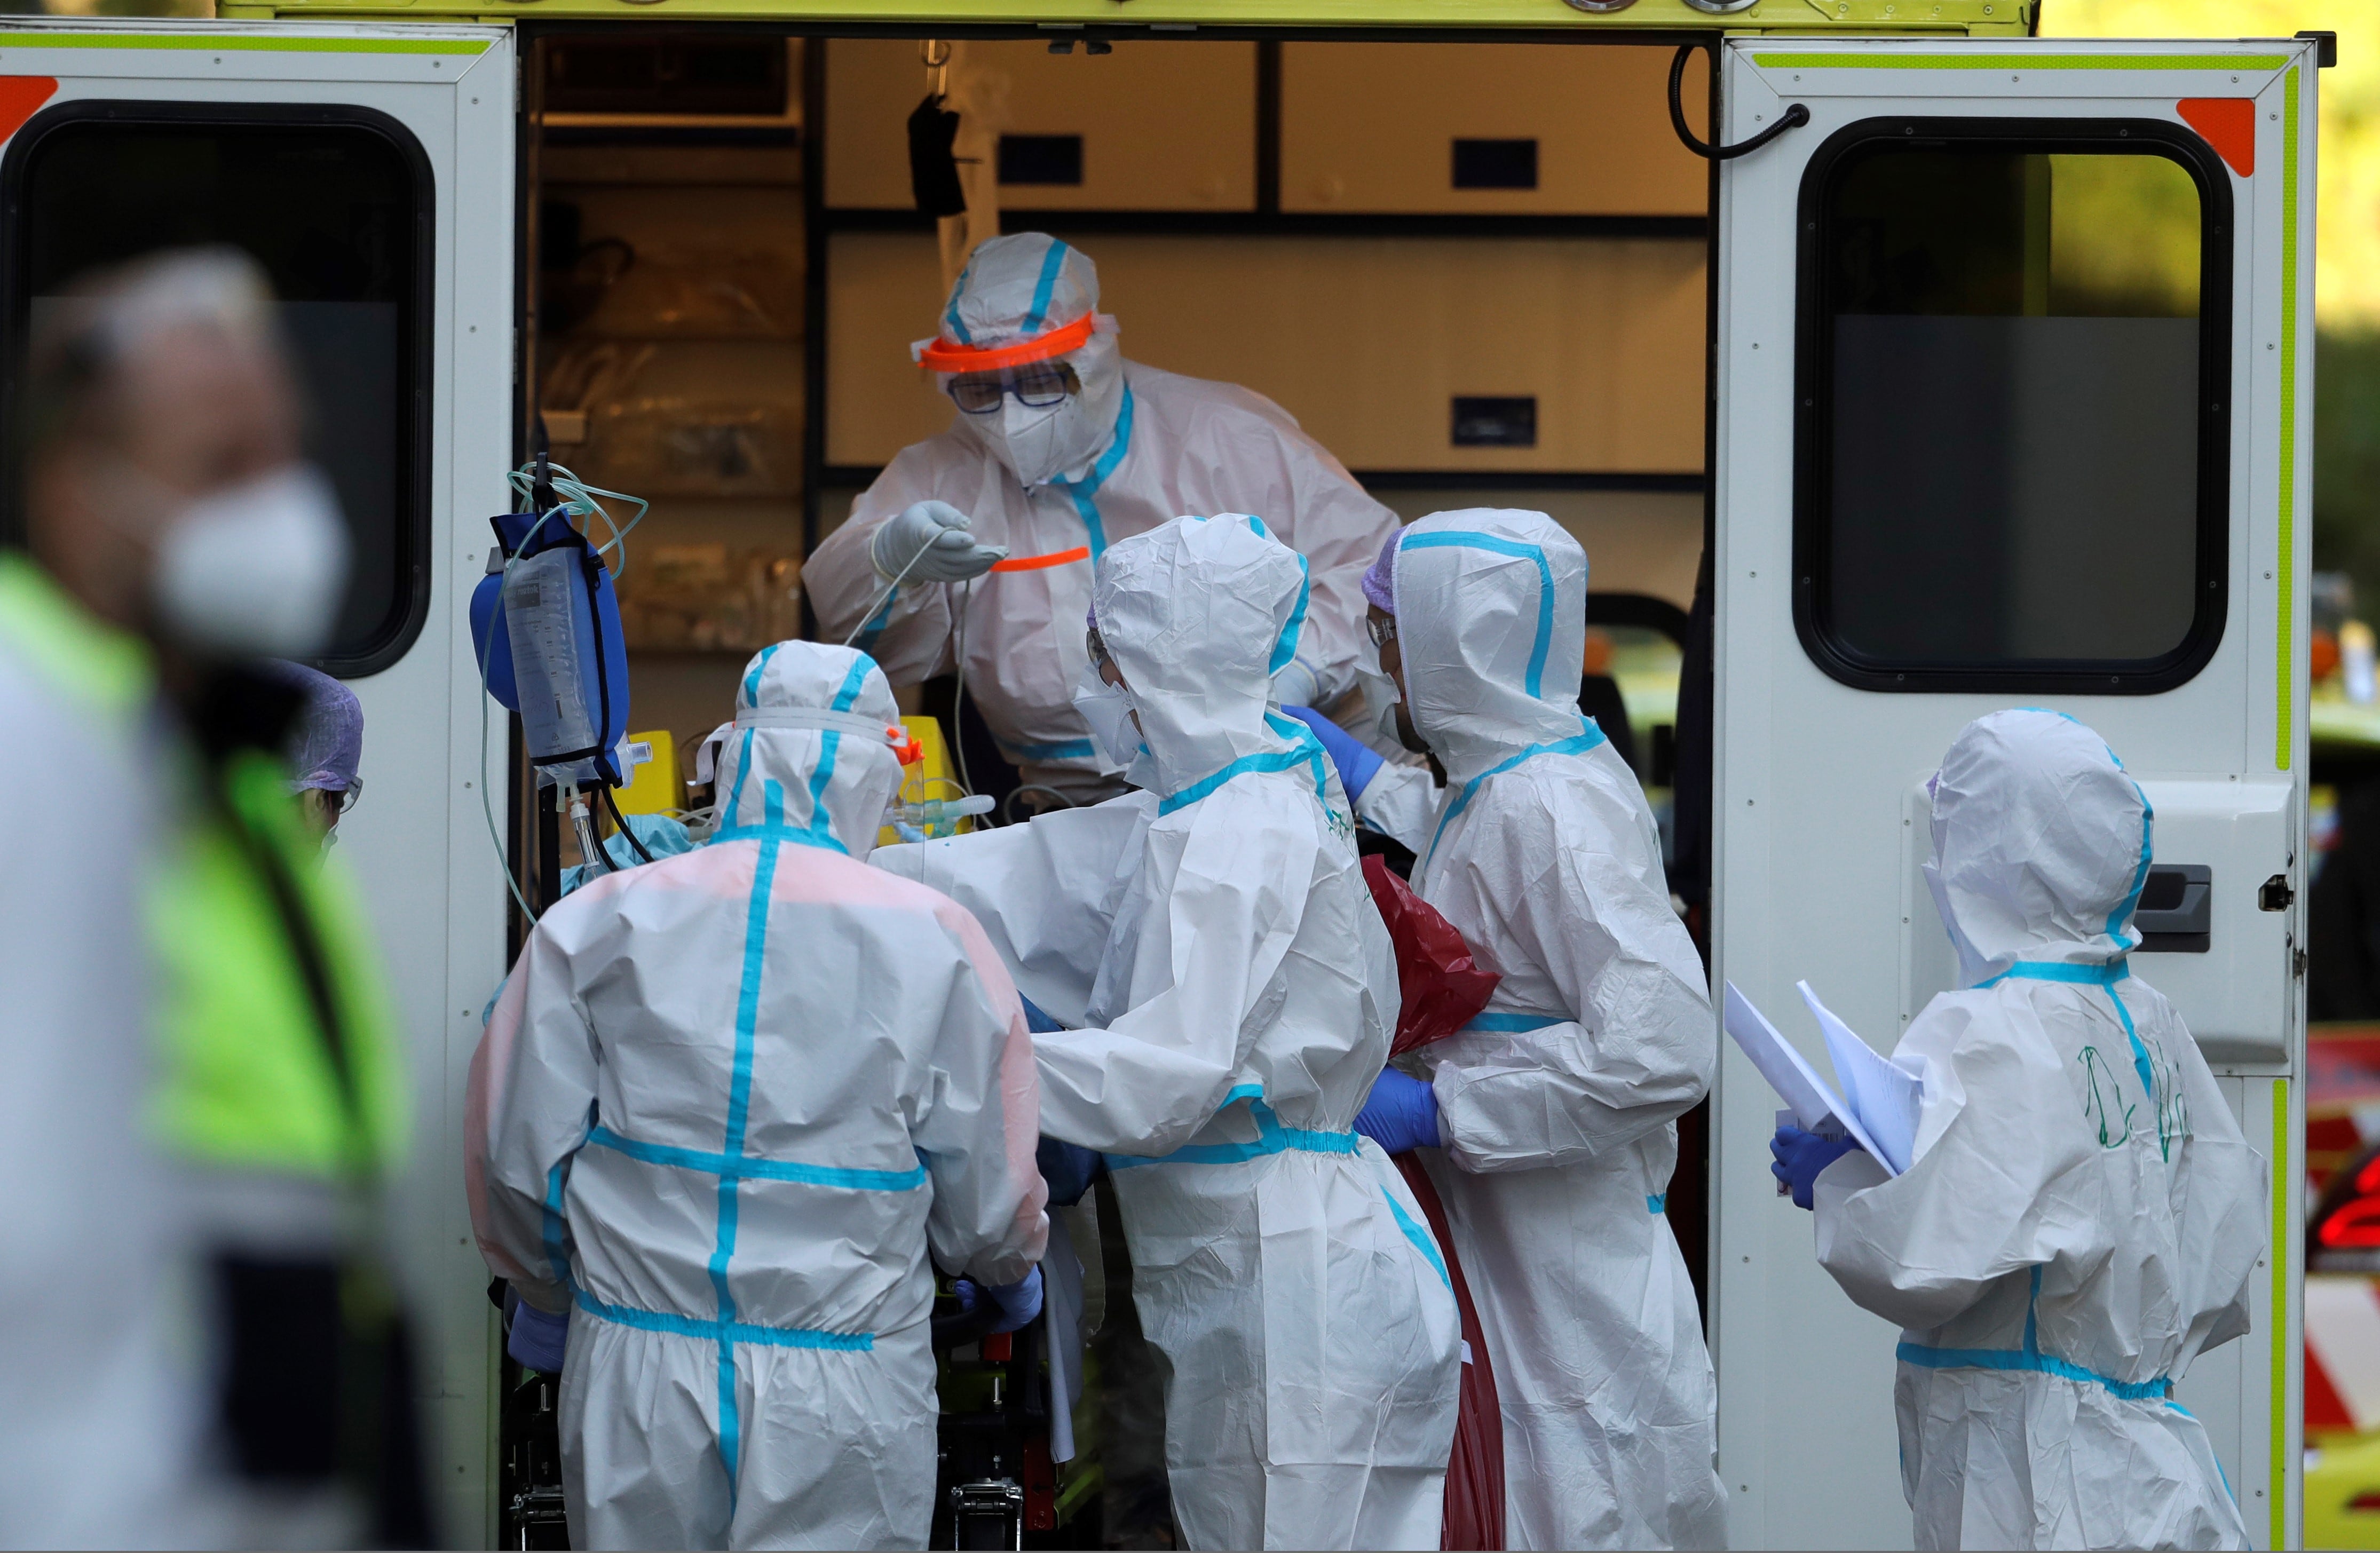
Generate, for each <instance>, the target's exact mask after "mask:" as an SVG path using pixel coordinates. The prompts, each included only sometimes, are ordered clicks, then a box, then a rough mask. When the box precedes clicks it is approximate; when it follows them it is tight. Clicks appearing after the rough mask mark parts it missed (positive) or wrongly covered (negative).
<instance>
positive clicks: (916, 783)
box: [876, 717, 975, 846]
mask: <svg viewBox="0 0 2380 1553" xmlns="http://www.w3.org/2000/svg"><path fill="white" fill-rule="evenodd" d="M901 726H902V727H904V728H906V729H907V730H908V731H909V737H910V738H912V739H914V740H916V741H917V747H918V748H919V749H921V750H923V751H924V752H925V758H924V759H922V760H919V761H918V762H917V764H915V765H913V766H909V767H907V768H905V774H904V775H903V777H902V779H901V795H900V798H899V800H898V801H899V802H901V803H904V804H922V803H927V802H929V801H930V800H932V799H935V798H958V797H964V796H965V794H966V789H965V788H964V787H962V786H960V785H959V773H958V768H957V766H956V765H955V764H954V763H953V761H952V759H951V746H950V743H949V741H948V740H946V739H944V738H943V737H942V722H941V719H940V718H937V717H905V718H903V719H902V720H901ZM974 829H975V821H974V820H972V819H959V820H957V821H955V822H953V823H952V824H950V825H948V826H936V827H934V828H933V829H932V830H931V831H929V834H930V835H935V836H945V835H964V834H965V833H966V832H967V831H972V830H974ZM900 839H901V838H900V836H899V834H898V833H897V832H895V831H893V829H892V826H890V825H887V826H885V827H884V828H883V829H882V830H880V831H877V832H876V844H877V845H879V846H892V845H893V844H895V843H898V842H899V841H900Z"/></svg>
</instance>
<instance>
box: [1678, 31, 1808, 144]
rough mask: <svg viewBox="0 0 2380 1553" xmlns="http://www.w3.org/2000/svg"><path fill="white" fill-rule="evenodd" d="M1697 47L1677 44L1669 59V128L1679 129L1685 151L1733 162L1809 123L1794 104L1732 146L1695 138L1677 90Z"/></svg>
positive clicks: (1799, 104) (1804, 109) (1803, 110)
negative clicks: (1765, 126)
mask: <svg viewBox="0 0 2380 1553" xmlns="http://www.w3.org/2000/svg"><path fill="white" fill-rule="evenodd" d="M1698 46H1700V45H1698V44H1694V43H1681V44H1679V45H1678V54H1677V57H1676V58H1674V59H1672V60H1670V128H1672V129H1674V130H1676V131H1677V132H1678V139H1679V140H1682V141H1683V142H1684V144H1685V148H1686V149H1687V150H1688V151H1690V152H1694V154H1695V155H1696V156H1700V157H1706V158H1708V159H1709V160H1711V161H1713V162H1732V161H1734V160H1735V159H1736V158H1737V157H1739V156H1748V155H1750V154H1751V153H1752V152H1755V151H1758V150H1759V149H1760V148H1761V147H1763V146H1765V145H1767V143H1768V142H1769V141H1771V140H1775V139H1776V138H1777V137H1778V136H1779V135H1782V134H1783V133H1785V131H1787V130H1788V129H1791V128H1794V127H1798V126H1801V125H1804V124H1807V123H1809V122H1810V110H1809V109H1807V108H1805V107H1803V105H1802V104H1801V103H1789V104H1788V105H1787V106H1786V109H1785V112H1784V113H1783V115H1780V116H1779V118H1778V120H1777V122H1776V123H1774V124H1772V125H1770V126H1769V127H1767V128H1766V129H1764V130H1762V131H1761V132H1760V133H1759V134H1757V135H1755V136H1753V137H1752V138H1751V139H1749V140H1738V141H1736V143H1735V144H1733V145H1731V146H1721V145H1709V144H1706V143H1705V142H1703V141H1701V140H1695V139H1694V131H1693V130H1691V129H1689V128H1687V127H1686V110H1685V104H1684V103H1683V102H1682V100H1681V98H1680V96H1679V91H1680V88H1681V85H1682V82H1683V81H1684V80H1685V78H1686V60H1687V58H1688V57H1689V56H1691V55H1693V54H1694V50H1695V49H1696V48H1697V47H1698Z"/></svg>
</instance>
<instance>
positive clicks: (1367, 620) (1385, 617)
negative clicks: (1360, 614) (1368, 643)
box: [1364, 614, 1397, 647]
mask: <svg viewBox="0 0 2380 1553" xmlns="http://www.w3.org/2000/svg"><path fill="white" fill-rule="evenodd" d="M1364 629H1365V630H1366V631H1368V632H1370V633H1371V637H1372V645H1373V646H1374V647H1386V646H1388V645H1389V644H1390V642H1392V641H1395V640H1396V639H1397V617H1396V616H1395V615H1392V614H1367V615H1366V616H1365V617H1364Z"/></svg>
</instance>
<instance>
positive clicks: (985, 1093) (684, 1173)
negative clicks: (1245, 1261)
mask: <svg viewBox="0 0 2380 1553" xmlns="http://www.w3.org/2000/svg"><path fill="white" fill-rule="evenodd" d="M897 719H898V713H897V711H896V710H895V708H894V706H893V703H892V691H891V689H890V688H889V687H888V686H886V685H885V683H884V676H883V675H882V674H881V673H880V672H879V671H878V670H877V668H876V665H875V664H874V663H873V662H871V661H869V660H868V658H867V657H865V656H864V655H862V654H860V653H857V652H855V651H852V650H851V649H845V648H835V647H823V646H818V645H814V644H811V643H807V642H780V643H779V644H777V645H776V646H774V647H771V648H769V649H765V650H763V651H762V652H760V653H759V655H758V656H756V657H755V658H754V659H753V660H752V662H751V665H750V667H749V669H748V670H747V672H746V673H745V675H744V680H743V684H742V687H741V689H740V691H739V693H738V694H737V697H736V730H735V734H734V736H733V737H732V738H731V739H730V740H729V742H728V744H727V746H726V748H725V751H724V752H723V754H722V759H721V770H720V774H719V785H720V792H721V793H722V795H724V797H723V798H722V806H721V814H722V827H721V829H720V831H719V832H718V834H717V835H716V836H714V837H713V838H712V839H711V841H710V843H709V844H707V845H705V846H701V847H698V848H697V849H695V850H694V851H692V852H690V853H686V854H684V855H679V856H675V857H667V858H663V859H662V860H661V861H659V862H656V863H652V864H650V865H647V866H645V867H637V868H630V869H627V870H626V871H625V872H622V873H616V874H606V875H604V876H602V877H601V878H599V879H596V880H592V881H590V882H589V883H588V884H587V885H586V886H585V887H584V888H582V889H580V890H579V891H577V892H576V893H574V894H572V895H570V896H569V897H568V898H566V899H565V900H563V901H561V902H560V903H558V904H555V905H554V906H553V908H552V909H550V910H549V911H548V912H547V913H546V914H545V916H544V917H543V918H542V919H541V920H540V922H539V923H538V925H537V928H536V929H535V931H533V932H532V933H530V935H529V939H528V943H527V944H526V945H524V946H523V948H522V951H521V958H520V963H519V965H517V966H516V969H515V971H514V973H513V976H512V978H511V979H510V981H508V982H507V983H506V984H505V987H504V994H503V996H502V998H501V999H500V1000H499V1001H498V1002H497V1004H496V1011H495V1016H494V1018H493V1020H492V1022H491V1024H490V1025H489V1028H488V1033H487V1035H486V1037H484V1038H483V1039H482V1041H481V1042H480V1050H479V1053H478V1055H477V1056H475V1057H474V1058H473V1060H472V1064H471V1088H470V1102H469V1110H468V1134H467V1135H468V1156H467V1161H466V1166H467V1176H468V1186H469V1190H470V1195H471V1210H472V1219H473V1224H474V1227H475V1228H476V1229H477V1230H478V1231H479V1236H480V1249H481V1251H482V1253H483V1254H484V1255H485V1256H486V1257H487V1259H488V1264H489V1266H490V1267H491V1268H493V1269H494V1270H495V1271H496V1272H498V1273H500V1274H502V1275H503V1276H504V1277H505V1278H507V1279H509V1280H511V1281H512V1283H513V1286H514V1287H515V1288H516V1289H517V1290H519V1291H520V1293H521V1295H522V1297H523V1298H525V1299H527V1300H528V1301H529V1302H530V1303H531V1304H535V1305H537V1306H539V1307H540V1308H542V1309H547V1310H553V1311H560V1310H564V1309H569V1310H570V1312H571V1319H570V1345H569V1352H568V1355H567V1357H566V1359H565V1364H564V1367H563V1374H562V1399H561V1413H562V1452H563V1488H564V1493H565V1503H566V1507H567V1509H568V1511H569V1516H570V1531H571V1543H572V1546H574V1547H738V1548H740V1547H902V1546H906V1547H924V1546H925V1542H926V1535H927V1527H928V1522H929V1515H930V1513H931V1509H932V1504H931V1501H932V1498H933V1487H934V1459H935V1449H934V1436H935V1415H936V1406H935V1400H934V1362H933V1356H932V1354H931V1353H930V1351H929V1345H928V1322H927V1317H928V1314H929V1309H930V1306H931V1304H932V1300H933V1292H934V1290H933V1274H932V1270H931V1269H930V1268H929V1267H928V1266H927V1260H926V1256H927V1250H928V1248H929V1245H930V1247H931V1248H932V1251H933V1254H934V1256H935V1258H936V1259H937V1260H938V1261H940V1262H941V1264H942V1265H943V1266H944V1267H945V1268H949V1269H950V1270H952V1271H954V1272H964V1273H965V1274H967V1275H969V1276H971V1277H974V1278H976V1279H978V1280H982V1281H984V1282H986V1283H994V1284H1002V1283H1010V1282H1014V1280H1017V1279H1020V1278H1023V1277H1024V1276H1025V1275H1026V1272H1027V1271H1028V1269H1029V1268H1031V1266H1032V1264H1033V1263H1034V1261H1035V1260H1036V1259H1037V1258H1038V1256H1040V1254H1041V1248H1042V1244H1043V1237H1044V1235H1045V1234H1046V1232H1047V1224H1046V1220H1045V1219H1044V1218H1043V1215H1042V1211H1041V1208H1042V1202H1043V1198H1044V1195H1045V1190H1044V1188H1043V1186H1042V1183H1041V1178H1040V1175H1039V1173H1038V1171H1037V1170H1036V1169H1035V1166H1034V1159H1033V1151H1034V1146H1035V1143H1036V1139H1037V1128H1036V1125H1035V1115H1036V1111H1037V1109H1038V1087H1037V1085H1036V1082H1035V1078H1034V1071H1033V1064H1032V1062H1031V1047H1030V1044H1029V1043H1030V1040H1031V1037H1030V1036H1028V1035H1027V1033H1026V1026H1025V1018H1024V1013H1023V1009H1022V1006H1021V1005H1020V1004H1019V1003H1018V1001H1017V998H1016V992H1015V989H1014V986H1013V985H1012V984H1011V983H1010V981H1009V978H1008V976H1007V973H1006V972H1004V971H1003V970H1002V968H1001V966H1000V964H999V961H998V958H997V956H995V955H994V954H993V953H992V952H991V949H990V944H989V943H988V942H987V941H986V940H985V939H984V936H983V932H982V929H980V928H977V926H976V924H975V923H974V922H973V921H972V920H971V919H970V918H969V917H968V916H967V915H966V913H965V912H964V911H962V910H960V909H959V908H958V907H957V906H956V905H954V904H952V903H951V902H950V901H949V900H947V899H944V898H943V897H941V896H939V895H936V894H935V893H933V892H931V891H929V890H924V889H920V888H918V887H917V886H916V885H914V884H911V883H909V882H907V881H906V880H898V879H894V878H892V876H890V875H888V874H885V873H883V872H880V870H877V869H874V868H870V867H868V866H867V865H866V863H865V861H864V859H865V858H866V857H867V855H868V851H869V849H870V848H871V847H872V846H873V845H874V843H875V838H876V831H877V827H878V826H879V825H880V823H881V822H882V819H883V815H884V807H885V804H886V803H887V801H888V800H890V798H891V797H892V794H893V792H894V790H895V789H896V788H897V786H898V785H899V783H900V780H901V768H900V765H899V761H898V759H897V758H896V757H895V756H894V754H893V752H892V749H891V748H890V747H889V746H888V743H887V739H886V733H885V730H886V728H887V726H888V725H889V724H893V723H896V722H897Z"/></svg>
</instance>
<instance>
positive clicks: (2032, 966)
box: [1975, 854, 2156, 1106]
mask: <svg viewBox="0 0 2380 1553" xmlns="http://www.w3.org/2000/svg"><path fill="white" fill-rule="evenodd" d="M2141 866H2142V867H2143V869H2145V868H2146V867H2148V864H2147V861H2146V855H2145V854H2143V862H2142V864H2141ZM2131 974H2132V970H2131V965H2130V963H2129V962H2128V961H2127V960H2126V959H2125V957H2124V956H2122V955H2118V956H2117V957H2116V958H2115V959H2113V960H2109V961H2107V963H2105V964H2104V965H2069V964H2066V963H2064V962H2062V961H2041V960H2020V961H2018V962H2017V963H2016V964H2015V965H2010V967H2009V968H2008V969H2007V970H2004V971H2002V972H2001V973H2000V974H1999V975H1998V976H1996V977H1985V979H1984V980H1982V981H1979V982H1977V983H1976V984H1975V990H1976V991H1978V992H1980V991H1982V990H1983V989H1985V988H1986V987H1996V986H1998V984H1999V983H2001V982H2003V981H2007V980H2009V979H2010V977H2014V978H2015V979H2017V980H2019V981H2060V982H2065V983H2067V984H2069V985H2071V986H2077V987H2097V988H2101V989H2105V991H2106V992H2107V1001H2109V1002H2111V1003H2113V1004H2115V1005H2116V1017H2117V1019H2118V1020H2119V1021H2121V1022H2122V1024H2123V1026H2124V1038H2125V1039H2126V1040H2129V1041H2130V1042H2131V1046H2132V1072H2133V1073H2134V1074H2138V1075H2139V1077H2140V1081H2141V1089H2142V1092H2143V1093H2144V1094H2146V1095H2147V1096H2148V1098H2149V1104H2151V1105H2152V1106H2154V1105H2155V1104H2156V1068H2155V1064H2153V1063H2152V1062H2150V1061H2149V1049H2148V1048H2147V1047H2145V1046H2143V1044H2141V1033H2140V1031H2139V1029H2138V1028H2136V1027H2135V1026H2134V1025H2133V1024H2132V1012H2131V1010H2130V1009H2128V1008H2126V1007H2125V1006H2124V1000H2123V998H2122V996H2121V995H2120V994H2119V993H2118V992H2117V990H2116V983H2118V982H2119V981H2124V980H2127V979H2129V978H2130V977H2131Z"/></svg>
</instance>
